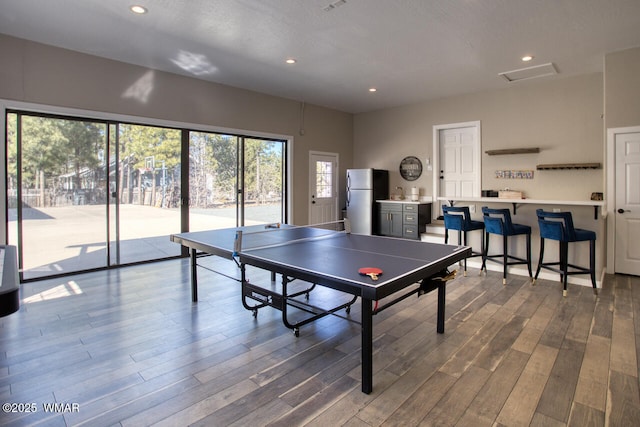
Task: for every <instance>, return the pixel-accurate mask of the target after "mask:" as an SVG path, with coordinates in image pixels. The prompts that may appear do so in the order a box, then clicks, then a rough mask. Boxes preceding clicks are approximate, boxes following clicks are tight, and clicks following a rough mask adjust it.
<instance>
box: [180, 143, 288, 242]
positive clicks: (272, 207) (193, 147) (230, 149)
mask: <svg viewBox="0 0 640 427" xmlns="http://www.w3.org/2000/svg"><path fill="white" fill-rule="evenodd" d="M285 151H286V143H285V142H284V141H274V140H266V139H256V138H245V137H240V136H234V135H224V134H217V133H207V132H190V137H189V199H190V203H189V208H190V209H189V229H190V230H191V231H200V230H209V229H216V228H225V227H236V226H243V225H255V224H268V223H276V222H284V218H285V216H284V212H285V208H284V199H285V198H284V186H283V182H284V179H283V176H284V170H285V167H284V165H285Z"/></svg>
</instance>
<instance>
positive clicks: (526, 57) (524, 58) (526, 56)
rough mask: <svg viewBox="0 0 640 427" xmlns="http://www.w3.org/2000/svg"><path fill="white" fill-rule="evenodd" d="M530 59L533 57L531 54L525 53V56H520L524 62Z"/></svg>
mask: <svg viewBox="0 0 640 427" xmlns="http://www.w3.org/2000/svg"><path fill="white" fill-rule="evenodd" d="M532 59H533V56H531V55H525V56H523V57H522V60H523V61H524V62H529V61H531V60H532Z"/></svg>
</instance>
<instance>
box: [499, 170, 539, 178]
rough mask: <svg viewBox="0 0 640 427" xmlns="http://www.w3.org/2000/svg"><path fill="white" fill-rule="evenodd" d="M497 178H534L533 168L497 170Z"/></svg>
mask: <svg viewBox="0 0 640 427" xmlns="http://www.w3.org/2000/svg"><path fill="white" fill-rule="evenodd" d="M496 178H500V179H533V171H532V170H497V171H496Z"/></svg>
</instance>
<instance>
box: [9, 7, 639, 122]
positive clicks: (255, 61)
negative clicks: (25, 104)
mask: <svg viewBox="0 0 640 427" xmlns="http://www.w3.org/2000/svg"><path fill="white" fill-rule="evenodd" d="M342 1H343V0H340V1H339V2H338V3H342ZM134 3H136V4H141V5H143V6H145V7H146V8H148V13H147V14H145V15H134V14H133V13H131V12H130V11H129V6H130V5H132V4H134ZM331 3H336V0H46V1H43V0H0V33H5V34H9V35H12V36H16V37H20V38H25V39H29V40H33V41H38V42H41V43H46V44H51V45H54V46H60V47H64V48H67V49H72V50H76V51H79V52H85V53H89V54H93V55H97V56H102V57H105V58H111V59H115V60H119V61H123V62H128V63H132V64H138V65H141V66H144V67H150V68H153V69H157V70H164V71H169V72H173V73H178V74H183V75H189V76H192V77H196V78H199V79H203V80H210V81H214V82H218V83H223V84H226V85H231V86H235V87H240V88H245V89H250V90H254V91H258V92H263V93H267V94H271V95H277V96H281V97H285V98H290V99H294V100H298V101H305V102H308V103H313V104H318V105H323V106H327V107H331V108H335V109H338V110H342V111H346V112H353V113H357V112H365V111H372V110H377V109H382V108H386V107H392V106H398V105H405V104H411V103H416V102H421V101H425V100H429V99H436V98H440V97H445V96H451V95H455V94H462V93H469V92H477V91H483V90H491V89H498V88H504V87H508V86H509V85H518V84H526V83H524V82H515V83H508V82H507V81H506V80H505V79H503V78H501V77H499V76H498V73H500V72H505V71H510V70H514V69H519V68H523V67H526V66H534V65H540V64H544V63H549V62H551V63H553V64H554V65H555V66H556V68H557V70H558V72H559V74H558V75H557V76H552V77H543V78H545V79H550V78H562V77H563V76H571V75H576V74H583V73H591V72H598V71H602V69H603V59H604V54H605V53H608V52H613V51H616V50H621V49H626V48H630V47H637V46H640V0H346V2H344V3H343V4H341V5H338V7H334V8H332V9H330V10H329V11H325V9H326V8H327V7H328V6H329V5H330V4H331ZM525 54H531V55H533V56H534V57H535V58H534V59H533V61H531V62H529V63H527V64H524V63H523V62H522V61H521V60H520V57H522V56H523V55H525ZM289 57H293V58H296V59H297V61H298V62H297V63H296V64H294V65H287V64H285V63H284V61H285V59H286V58H289ZM370 87H376V88H377V89H378V91H377V92H375V93H370V92H369V91H368V89H369V88H370Z"/></svg>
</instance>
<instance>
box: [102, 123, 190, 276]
mask: <svg viewBox="0 0 640 427" xmlns="http://www.w3.org/2000/svg"><path fill="white" fill-rule="evenodd" d="M111 129H112V130H113V132H111V134H112V138H111V141H112V143H111V144H110V147H111V156H110V158H111V161H112V167H111V169H112V171H110V177H111V178H110V187H109V195H110V197H109V206H110V210H109V217H110V218H112V220H111V221H110V224H111V226H110V227H109V242H110V248H111V250H110V254H109V255H110V256H109V262H110V264H111V265H120V264H131V263H136V262H141V261H149V260H154V259H161V258H167V257H172V256H178V255H180V246H178V245H176V244H175V243H172V242H171V241H170V240H169V235H170V234H174V233H179V232H180V230H181V227H180V218H181V216H180V215H181V214H180V205H181V204H180V198H181V191H180V189H181V183H180V161H181V158H180V153H181V133H182V132H181V130H179V129H171V128H166V127H156V126H142V125H133V124H125V123H118V124H115V125H112V126H111ZM111 172H112V173H111Z"/></svg>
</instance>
